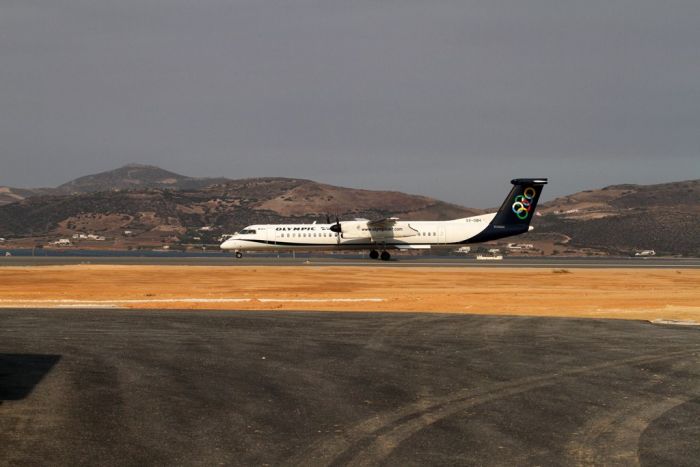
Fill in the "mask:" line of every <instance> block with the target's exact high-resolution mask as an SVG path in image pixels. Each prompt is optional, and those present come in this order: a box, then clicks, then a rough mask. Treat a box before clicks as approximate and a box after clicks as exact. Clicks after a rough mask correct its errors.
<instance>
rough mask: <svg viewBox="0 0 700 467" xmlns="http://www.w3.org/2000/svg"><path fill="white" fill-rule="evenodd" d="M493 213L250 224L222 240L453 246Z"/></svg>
mask: <svg viewBox="0 0 700 467" xmlns="http://www.w3.org/2000/svg"><path fill="white" fill-rule="evenodd" d="M495 215H496V214H495V213H492V214H483V215H480V216H473V217H466V218H462V219H454V220H449V221H395V222H389V223H386V224H381V225H377V224H376V223H371V222H369V221H366V220H354V221H344V222H343V223H342V233H336V232H334V231H333V230H331V227H332V226H333V225H334V224H262V225H251V226H248V227H246V228H245V229H243V230H242V231H240V232H237V233H236V234H234V235H232V236H230V237H229V238H228V239H227V240H226V241H224V242H223V243H222V244H221V249H223V250H235V251H262V250H358V249H365V250H367V249H427V248H431V247H441V246H454V245H455V244H459V243H463V242H465V241H467V240H469V239H470V238H472V237H474V236H476V235H477V234H479V233H480V232H482V231H483V230H484V229H485V228H486V227H487V226H488V224H489V222H491V220H492V219H493V218H494V216H495Z"/></svg>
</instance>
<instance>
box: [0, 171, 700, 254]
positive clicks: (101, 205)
mask: <svg viewBox="0 0 700 467" xmlns="http://www.w3.org/2000/svg"><path fill="white" fill-rule="evenodd" d="M3 202H5V203H6V204H5V205H1V204H2V203H3ZM483 212H484V211H482V210H478V209H472V208H466V207H462V206H458V205H454V204H450V203H445V202H442V201H439V200H436V199H432V198H429V197H425V196H417V195H410V194H406V193H400V192H396V191H374V190H360V189H355V188H345V187H338V186H333V185H328V184H323V183H318V182H315V181H312V180H304V179H295V178H252V179H242V180H229V179H226V178H194V177H187V176H184V175H180V174H176V173H174V172H170V171H167V170H163V169H161V168H158V167H154V166H146V165H136V164H132V165H128V166H125V167H121V168H119V169H116V170H112V171H107V172H102V173H99V174H95V175H88V176H85V177H80V178H78V179H76V180H73V181H72V182H69V183H66V184H63V185H61V186H59V187H57V188H42V189H18V188H9V187H0V237H5V238H14V239H25V243H26V242H27V241H33V242H38V243H42V242H46V241H48V240H55V239H56V238H58V237H66V236H71V235H72V234H74V233H78V232H85V233H94V234H100V235H102V236H106V237H109V238H111V239H113V243H111V244H110V246H113V247H116V248H121V247H124V246H128V245H136V244H141V245H143V244H150V245H153V244H160V243H180V242H184V243H196V242H209V243H215V242H216V239H217V237H218V236H219V235H221V234H224V233H231V232H234V231H236V230H239V229H240V228H241V227H244V226H246V225H250V224H255V223H278V222H279V223H283V222H290V223H296V222H312V221H318V222H325V220H326V218H327V216H328V217H330V218H331V219H332V218H334V217H335V215H336V214H337V215H338V216H339V217H340V218H341V219H351V218H354V217H365V218H370V219H374V218H381V217H387V216H397V217H400V218H402V219H409V220H410V219H427V220H444V219H454V218H459V217H466V216H470V215H475V214H480V213H483ZM533 225H534V227H535V231H534V232H531V233H528V234H525V235H523V236H521V237H519V238H518V240H517V241H518V242H528V243H534V244H535V246H536V248H537V249H538V253H537V254H539V252H545V253H554V254H571V255H585V254H616V255H619V254H622V255H629V254H632V253H633V252H634V251H636V250H647V249H653V250H656V252H657V253H659V254H681V255H689V256H700V180H691V181H684V182H674V183H664V184H657V185H613V186H609V187H606V188H602V189H598V190H586V191H582V192H579V193H574V194H571V195H567V196H563V197H560V198H556V199H554V200H552V201H549V202H547V203H544V204H543V205H542V206H541V207H540V209H539V211H538V216H537V217H536V218H535V219H534V221H533ZM202 229H204V230H202ZM125 231H128V232H129V234H128V235H125V234H124V232H125ZM511 241H512V239H511Z"/></svg>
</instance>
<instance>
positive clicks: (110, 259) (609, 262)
mask: <svg viewBox="0 0 700 467" xmlns="http://www.w3.org/2000/svg"><path fill="white" fill-rule="evenodd" d="M308 262H310V263H311V264H315V265H321V266H379V267H458V268H474V267H478V268H482V267H488V268H502V267H506V268H514V267H515V268H518V267H523V268H651V269H697V268H700V258H649V257H647V258H632V257H630V258H553V257H541V258H526V257H512V258H505V259H503V260H501V261H479V260H476V259H475V258H474V257H455V256H442V257H441V256H394V257H392V260H391V261H379V260H370V259H365V258H361V257H359V256H358V255H346V256H343V255H338V256H297V257H296V258H292V257H290V256H288V255H287V256H282V257H280V258H277V257H276V256H246V257H243V258H242V259H236V258H235V257H233V256H232V255H226V254H223V253H222V254H221V255H220V256H207V257H165V256H164V257H153V256H144V257H138V256H94V257H91V256H35V257H32V256H10V257H4V256H0V267H2V266H56V265H71V264H108V265H160V266H166V265H172V266H176V265H177V266H225V267H232V266H299V265H305V264H308Z"/></svg>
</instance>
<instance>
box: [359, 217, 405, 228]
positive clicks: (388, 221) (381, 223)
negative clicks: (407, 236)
mask: <svg viewBox="0 0 700 467" xmlns="http://www.w3.org/2000/svg"><path fill="white" fill-rule="evenodd" d="M398 220H399V218H398V217H385V218H384V219H377V220H373V221H367V225H368V226H370V227H385V226H386V227H389V226H392V225H394V224H396V221H398Z"/></svg>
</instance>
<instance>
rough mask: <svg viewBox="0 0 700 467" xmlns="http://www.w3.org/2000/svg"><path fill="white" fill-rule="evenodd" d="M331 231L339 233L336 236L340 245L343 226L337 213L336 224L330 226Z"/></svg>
mask: <svg viewBox="0 0 700 467" xmlns="http://www.w3.org/2000/svg"><path fill="white" fill-rule="evenodd" d="M329 224H330V222H329ZM330 231H331V232H335V233H337V234H338V235H336V237H335V238H336V240H337V242H338V245H340V237H341V236H342V235H343V228H342V227H341V225H340V219H338V215H337V214H336V216H335V224H333V225H331V226H330Z"/></svg>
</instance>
